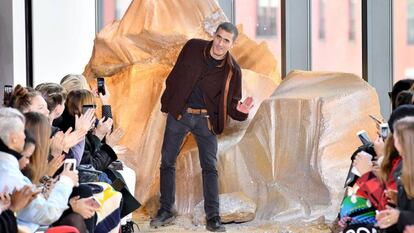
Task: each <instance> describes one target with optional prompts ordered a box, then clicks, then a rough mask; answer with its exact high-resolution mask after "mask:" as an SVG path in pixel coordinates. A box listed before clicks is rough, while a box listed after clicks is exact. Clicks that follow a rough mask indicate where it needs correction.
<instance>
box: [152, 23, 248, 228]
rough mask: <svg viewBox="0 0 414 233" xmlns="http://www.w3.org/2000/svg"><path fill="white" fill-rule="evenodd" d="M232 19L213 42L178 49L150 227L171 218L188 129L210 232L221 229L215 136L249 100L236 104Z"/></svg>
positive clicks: (243, 114)
mask: <svg viewBox="0 0 414 233" xmlns="http://www.w3.org/2000/svg"><path fill="white" fill-rule="evenodd" d="M237 35H238V31H237V28H236V27H235V26H234V25H233V24H231V23H227V22H226V23H222V24H220V25H219V26H218V27H217V30H216V32H215V35H214V39H213V41H205V40H201V39H191V40H189V41H188V42H187V43H186V44H185V45H184V47H183V49H182V50H181V52H180V55H179V56H178V59H177V62H176V64H175V66H174V68H173V69H172V71H171V73H170V74H169V76H168V78H167V80H166V89H165V91H164V93H163V95H162V97H161V105H162V106H161V111H162V112H164V113H167V114H168V117H167V125H166V128H165V133H164V142H163V146H162V151H161V153H162V159H161V168H160V192H161V197H160V204H161V207H160V209H159V210H158V212H157V216H156V217H155V218H154V219H153V220H151V222H150V226H151V227H154V228H156V227H159V226H164V225H167V224H169V223H171V222H172V221H173V220H174V216H173V214H172V212H171V210H172V207H173V204H174V201H175V163H176V159H177V155H178V153H179V150H180V146H181V144H182V141H183V139H184V137H185V136H186V135H187V133H188V132H191V133H192V134H193V135H194V137H195V139H196V142H197V146H198V150H199V158H200V164H201V168H202V177H203V194H204V210H205V212H206V219H207V225H206V228H207V230H209V231H225V228H224V226H223V225H222V224H221V221H220V216H219V198H218V175H217V168H216V167H217V157H216V154H217V136H216V135H217V134H220V133H222V132H223V129H224V127H225V123H226V122H227V116H228V115H229V116H230V117H232V118H233V119H235V120H238V121H244V120H246V119H247V117H248V113H249V111H250V109H251V108H252V107H253V98H252V97H248V98H246V100H245V101H244V102H243V103H241V102H240V99H241V70H240V67H239V65H238V64H237V62H236V60H235V59H234V58H233V57H232V56H231V55H230V53H229V50H230V49H231V48H232V47H233V45H234V42H235V40H236V38H237Z"/></svg>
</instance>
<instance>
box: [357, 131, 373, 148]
mask: <svg viewBox="0 0 414 233" xmlns="http://www.w3.org/2000/svg"><path fill="white" fill-rule="evenodd" d="M357 136H358V138H359V140H361V142H362V144H363V145H364V146H370V145H372V142H371V140H370V139H369V137H368V133H367V132H366V131H365V130H361V131H359V132H358V133H357Z"/></svg>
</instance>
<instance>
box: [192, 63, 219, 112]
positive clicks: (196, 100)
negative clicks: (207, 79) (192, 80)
mask: <svg viewBox="0 0 414 233" xmlns="http://www.w3.org/2000/svg"><path fill="white" fill-rule="evenodd" d="M222 61H223V60H216V59H214V58H213V57H211V56H208V58H207V64H206V65H207V66H206V68H207V70H206V71H209V70H212V69H214V68H215V67H216V66H218V65H219V64H220V63H221V62H222ZM204 73H205V72H203V74H201V75H200V77H199V79H198V81H197V83H196V85H195V87H194V89H193V91H192V92H191V95H190V97H189V98H188V100H187V106H188V107H190V108H195V109H206V104H205V103H204V96H203V90H202V88H201V85H200V83H201V80H202V79H203V78H204Z"/></svg>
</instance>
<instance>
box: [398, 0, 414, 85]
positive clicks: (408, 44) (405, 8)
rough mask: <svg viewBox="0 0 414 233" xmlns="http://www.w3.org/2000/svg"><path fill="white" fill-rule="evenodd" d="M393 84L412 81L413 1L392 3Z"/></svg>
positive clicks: (413, 76) (413, 74)
mask: <svg viewBox="0 0 414 233" xmlns="http://www.w3.org/2000/svg"><path fill="white" fill-rule="evenodd" d="M393 10H394V12H393V17H394V18H393V31H394V37H393V43H394V48H393V50H394V61H393V65H394V67H393V69H394V80H393V81H394V83H395V82H397V81H398V80H401V79H406V78H411V79H414V0H405V1H394V2H393Z"/></svg>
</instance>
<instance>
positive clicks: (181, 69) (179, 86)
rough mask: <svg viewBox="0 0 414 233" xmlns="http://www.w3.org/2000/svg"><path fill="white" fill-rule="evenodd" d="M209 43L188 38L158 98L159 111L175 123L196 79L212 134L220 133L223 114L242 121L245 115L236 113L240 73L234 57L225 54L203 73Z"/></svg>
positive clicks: (209, 46) (205, 68)
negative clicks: (170, 115) (216, 63)
mask: <svg viewBox="0 0 414 233" xmlns="http://www.w3.org/2000/svg"><path fill="white" fill-rule="evenodd" d="M211 45H212V41H206V40H201V39H191V40H189V41H188V42H187V43H186V44H185V45H184V47H183V49H182V50H181V52H180V55H179V56H178V58H177V62H176V64H175V66H174V68H173V69H172V71H171V73H170V74H169V75H168V77H167V80H166V88H165V91H164V93H163V95H162V97H161V111H162V112H165V113H170V114H172V115H173V116H174V117H175V118H176V119H177V120H179V119H180V118H181V115H182V114H183V112H184V111H185V110H186V103H187V100H188V98H189V96H190V95H191V92H192V91H193V88H194V87H195V85H196V83H197V80H198V79H199V78H200V77H203V78H202V79H200V85H201V88H202V90H203V96H204V102H205V104H206V106H207V111H208V115H209V116H210V117H209V120H210V123H211V125H212V126H213V131H214V133H216V134H220V133H222V132H223V129H224V127H225V123H226V121H227V115H230V117H231V118H233V119H235V120H238V121H244V120H246V119H247V117H248V114H245V113H242V112H239V111H237V109H236V107H237V104H238V102H239V101H240V99H241V70H240V67H239V65H238V64H237V62H236V61H235V60H234V58H233V57H232V56H231V55H230V53H227V55H226V58H225V59H224V60H223V63H222V64H219V65H218V66H217V67H216V68H214V69H211V70H208V71H206V70H207V61H206V60H207V56H210V48H211Z"/></svg>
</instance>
